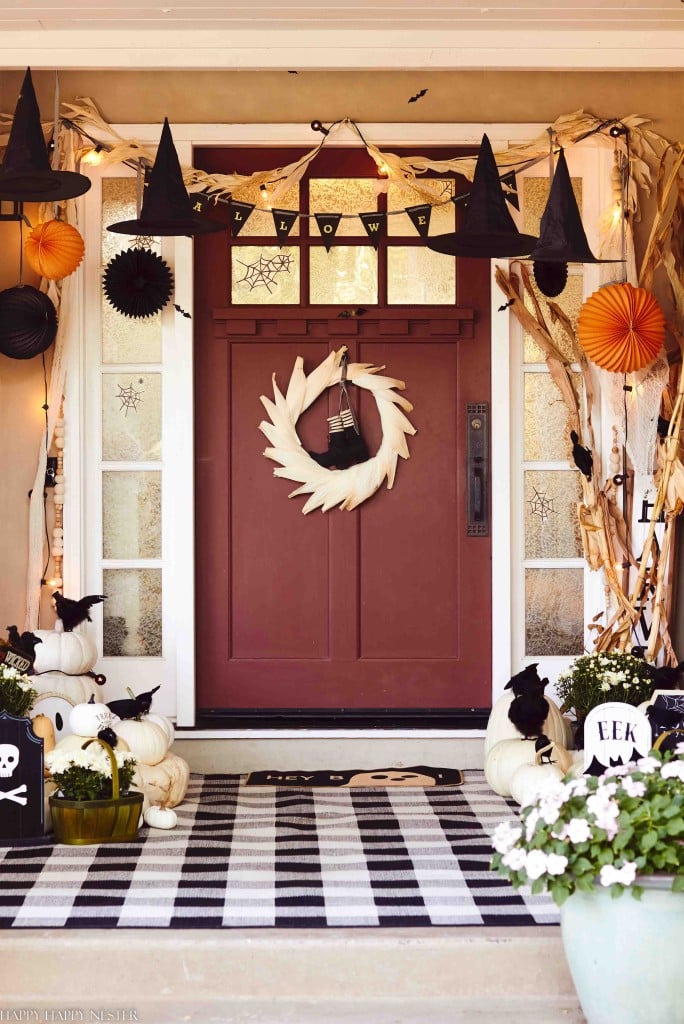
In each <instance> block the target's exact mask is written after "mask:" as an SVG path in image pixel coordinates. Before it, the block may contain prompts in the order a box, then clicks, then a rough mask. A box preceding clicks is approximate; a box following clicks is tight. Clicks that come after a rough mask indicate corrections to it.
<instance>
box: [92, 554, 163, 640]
mask: <svg viewBox="0 0 684 1024" xmlns="http://www.w3.org/2000/svg"><path fill="white" fill-rule="evenodd" d="M102 582H103V586H104V591H103V593H105V594H106V595H107V600H106V601H105V603H104V618H103V655H104V657H105V658H116V657H128V658H136V657H142V658H145V657H146V658H160V657H161V654H162V571H161V569H105V570H104V572H103V578H102Z"/></svg>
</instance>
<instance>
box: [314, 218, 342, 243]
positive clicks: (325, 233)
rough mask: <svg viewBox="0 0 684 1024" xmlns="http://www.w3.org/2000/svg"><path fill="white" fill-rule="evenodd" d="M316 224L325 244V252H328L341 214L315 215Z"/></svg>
mask: <svg viewBox="0 0 684 1024" xmlns="http://www.w3.org/2000/svg"><path fill="white" fill-rule="evenodd" d="M314 217H315V218H316V223H317V224H318V230H319V231H320V233H321V236H322V238H323V240H324V243H325V248H326V251H327V252H330V249H331V248H332V244H333V239H334V238H335V232H336V231H337V228H338V226H339V223H340V220H341V219H342V214H341V213H315V214H314Z"/></svg>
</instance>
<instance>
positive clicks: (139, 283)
mask: <svg viewBox="0 0 684 1024" xmlns="http://www.w3.org/2000/svg"><path fill="white" fill-rule="evenodd" d="M103 285H104V293H105V295H106V296H107V301H108V302H109V303H111V305H112V306H113V307H114V309H116V310H118V312H119V313H123V314H124V316H130V317H134V318H135V319H136V320H142V319H144V318H145V317H148V316H154V314H155V313H158V312H159V310H160V309H163V308H164V306H165V305H166V303H167V302H168V301H169V298H170V297H171V292H172V290H173V274H172V273H171V271H170V269H169V267H168V266H167V264H166V263H164V260H163V259H162V258H161V256H158V255H157V253H156V252H152V250H151V249H142V248H136V249H125V250H124V251H123V252H120V253H119V254H118V256H115V257H114V258H113V259H112V260H110V262H109V263H108V264H107V268H106V270H105V272H104V279H103Z"/></svg>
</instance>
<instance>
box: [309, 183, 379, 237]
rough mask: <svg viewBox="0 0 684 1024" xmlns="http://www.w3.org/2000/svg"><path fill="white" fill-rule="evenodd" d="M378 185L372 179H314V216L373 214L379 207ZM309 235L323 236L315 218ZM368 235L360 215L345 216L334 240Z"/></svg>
mask: <svg viewBox="0 0 684 1024" xmlns="http://www.w3.org/2000/svg"><path fill="white" fill-rule="evenodd" d="M375 185H376V182H375V181H374V180H373V179H372V178H314V179H313V180H312V181H310V182H309V197H310V207H311V213H312V214H314V213H344V214H349V213H353V214H359V213H374V212H375V210H377V208H378V199H377V193H376V191H375ZM309 233H310V234H311V235H312V236H314V235H318V236H320V233H321V232H320V230H319V228H318V224H317V223H316V220H315V218H314V217H311V219H310V220H309ZM365 234H366V229H365V228H364V226H363V224H362V223H361V221H360V220H359V218H358V217H357V216H354V217H350V218H349V219H347V218H345V217H343V218H342V220H341V221H340V223H339V224H338V226H337V232H336V233H335V237H336V238H340V237H343V236H344V235H356V236H357V237H358V236H359V235H365Z"/></svg>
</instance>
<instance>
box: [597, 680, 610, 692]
mask: <svg viewBox="0 0 684 1024" xmlns="http://www.w3.org/2000/svg"><path fill="white" fill-rule="evenodd" d="M599 690H603V692H604V693H605V692H606V690H610V683H606V682H603V683H601V685H600V686H599Z"/></svg>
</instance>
